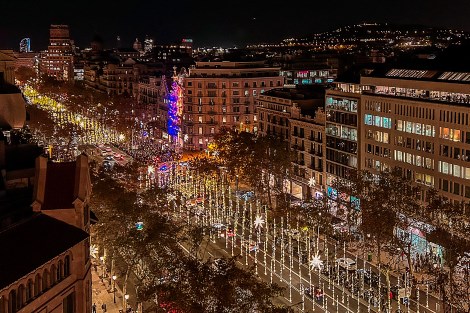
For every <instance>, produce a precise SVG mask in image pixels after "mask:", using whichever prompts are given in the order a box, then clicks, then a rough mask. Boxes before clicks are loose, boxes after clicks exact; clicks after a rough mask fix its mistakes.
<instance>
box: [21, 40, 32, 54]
mask: <svg viewBox="0 0 470 313" xmlns="http://www.w3.org/2000/svg"><path fill="white" fill-rule="evenodd" d="M20 52H31V40H30V39H29V38H23V39H21V41H20Z"/></svg>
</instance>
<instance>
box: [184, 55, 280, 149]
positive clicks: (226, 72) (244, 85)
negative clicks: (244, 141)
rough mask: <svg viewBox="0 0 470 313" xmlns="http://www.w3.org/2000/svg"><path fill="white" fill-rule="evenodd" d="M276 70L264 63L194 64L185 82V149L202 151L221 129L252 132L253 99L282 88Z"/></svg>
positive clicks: (254, 120) (253, 124) (254, 119)
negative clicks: (275, 88) (268, 91)
mask: <svg viewBox="0 0 470 313" xmlns="http://www.w3.org/2000/svg"><path fill="white" fill-rule="evenodd" d="M279 70H280V68H279V67H266V66H265V63H264V61H246V62H234V61H227V62H196V65H195V66H193V67H191V68H189V75H188V77H186V79H185V80H184V89H185V91H184V108H183V119H182V129H181V130H182V134H181V136H182V139H183V146H184V148H185V149H189V150H200V149H205V148H206V147H207V144H208V143H209V142H211V141H212V138H213V137H214V135H215V134H217V133H218V132H219V129H220V128H221V127H228V128H236V129H240V130H244V131H249V132H255V131H256V130H257V128H256V125H255V122H256V114H255V99H256V97H257V96H258V95H260V94H262V93H263V92H265V91H267V90H269V89H272V88H274V87H282V86H283V84H284V78H283V77H281V76H279Z"/></svg>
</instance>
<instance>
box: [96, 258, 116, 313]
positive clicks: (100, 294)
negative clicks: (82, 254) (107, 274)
mask: <svg viewBox="0 0 470 313" xmlns="http://www.w3.org/2000/svg"><path fill="white" fill-rule="evenodd" d="M96 264H98V262H97V263H96ZM96 269H97V271H96V270H95V268H94V266H93V267H92V271H91V277H92V289H93V294H92V303H94V304H96V313H103V312H107V313H120V312H122V311H121V310H122V302H123V299H122V292H121V290H120V289H119V287H118V286H117V288H116V303H114V295H113V291H112V288H111V287H110V286H109V282H108V280H107V279H104V280H102V279H101V276H102V273H103V268H102V267H101V266H99V265H97V267H96ZM103 304H106V311H104V310H103V309H102V305H103ZM92 313H93V312H92Z"/></svg>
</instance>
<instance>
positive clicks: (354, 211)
mask: <svg viewBox="0 0 470 313" xmlns="http://www.w3.org/2000/svg"><path fill="white" fill-rule="evenodd" d="M214 151H215V153H213V155H215V156H216V157H213V158H208V159H207V160H205V161H204V163H205V164H206V165H205V166H204V168H206V169H208V168H212V171H213V172H214V173H215V171H216V170H215V169H216V168H217V166H223V167H224V168H227V170H228V172H229V173H230V174H231V177H232V180H233V179H234V177H237V176H238V177H237V178H240V179H241V180H243V181H244V182H245V183H247V184H248V185H250V186H251V187H252V188H253V189H254V190H255V191H256V192H257V195H258V196H259V197H260V198H261V199H262V200H264V201H265V202H266V203H267V204H268V205H269V207H270V208H272V207H273V206H272V199H274V198H275V197H276V196H277V197H279V195H281V197H280V198H281V199H288V197H287V192H286V191H285V190H283V186H284V184H283V182H284V181H286V180H288V179H289V177H290V172H291V161H292V160H293V155H292V152H291V151H290V150H289V148H288V146H287V144H286V143H285V142H283V141H280V140H279V139H277V138H273V137H269V136H267V137H259V136H255V135H253V134H249V133H245V132H237V131H234V130H224V131H222V132H221V133H220V134H219V135H218V136H216V137H215V146H214ZM211 162H212V167H211V166H209V165H207V163H211ZM331 187H332V188H333V190H334V192H333V193H332V194H330V195H327V194H326V193H325V194H324V195H323V197H320V198H314V199H310V200H309V201H308V202H307V203H304V204H303V205H301V206H289V201H285V203H282V202H281V204H283V205H281V206H280V208H277V213H280V214H284V215H285V214H286V213H287V212H288V213H289V214H291V216H297V217H298V218H295V217H294V218H291V220H292V221H296V220H297V221H300V223H301V225H305V226H309V227H310V229H316V228H317V227H320V229H321V230H322V233H324V234H326V235H336V238H335V239H339V240H340V241H343V240H344V241H346V243H349V242H351V241H355V242H354V244H356V245H357V244H359V245H361V247H362V249H363V251H374V252H375V254H376V255H377V256H381V255H382V256H383V255H386V256H387V257H382V258H378V262H379V264H380V268H381V271H382V272H383V274H384V275H385V277H386V279H387V281H386V284H387V287H388V289H389V290H390V287H391V286H390V273H391V271H392V270H394V269H396V268H397V267H399V266H400V264H403V261H406V264H407V266H406V268H407V270H408V271H409V273H410V276H411V277H413V276H414V269H415V268H417V266H416V263H417V262H418V256H417V255H418V254H419V253H421V254H422V256H423V259H424V257H426V256H427V257H428V258H429V260H428V262H429V263H431V264H420V267H419V269H420V272H427V273H428V274H430V275H432V276H434V277H435V283H437V282H438V284H437V285H438V286H440V288H441V289H440V293H441V295H442V298H443V299H444V302H445V306H452V307H453V308H454V309H457V310H458V311H460V312H469V310H470V276H469V272H470V242H469V240H468V237H467V236H468V233H469V232H470V215H469V214H468V211H469V210H468V207H469V205H470V204H469V203H456V202H452V201H450V200H449V199H447V198H445V197H443V196H441V195H440V194H439V193H438V192H437V190H435V189H433V188H431V189H429V188H422V187H421V186H420V185H417V184H415V183H414V182H412V181H410V180H409V179H407V178H406V177H405V176H404V175H403V173H402V170H401V169H399V168H393V169H391V170H389V171H386V172H374V173H372V172H369V171H366V170H364V171H356V172H351V173H350V175H349V177H347V179H342V178H337V179H335V180H334V182H333V184H332V186H331ZM332 212H334V214H335V215H336V216H338V217H340V218H341V219H342V220H344V221H346V224H347V227H346V232H344V233H339V234H338V233H337V232H335V230H334V229H333V227H332V220H333V217H332V214H331V213H332ZM418 230H420V231H422V232H423V233H427V235H426V240H428V241H429V242H433V243H434V244H436V245H438V246H440V247H442V253H443V254H442V255H441V256H439V258H438V259H432V258H431V257H430V255H431V253H430V252H431V251H430V250H429V249H427V248H426V250H421V251H420V250H417V239H419V238H418V237H417V236H418V235H416V234H413V233H414V232H416V231H418ZM338 235H339V237H337V236H338ZM358 239H359V242H357V240H358ZM421 263H423V262H421ZM402 270H405V269H402Z"/></svg>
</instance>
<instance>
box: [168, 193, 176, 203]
mask: <svg viewBox="0 0 470 313" xmlns="http://www.w3.org/2000/svg"><path fill="white" fill-rule="evenodd" d="M167 199H168V202H170V201H173V200H176V196H175V195H174V194H172V193H170V194H169V195H168V196H167Z"/></svg>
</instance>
